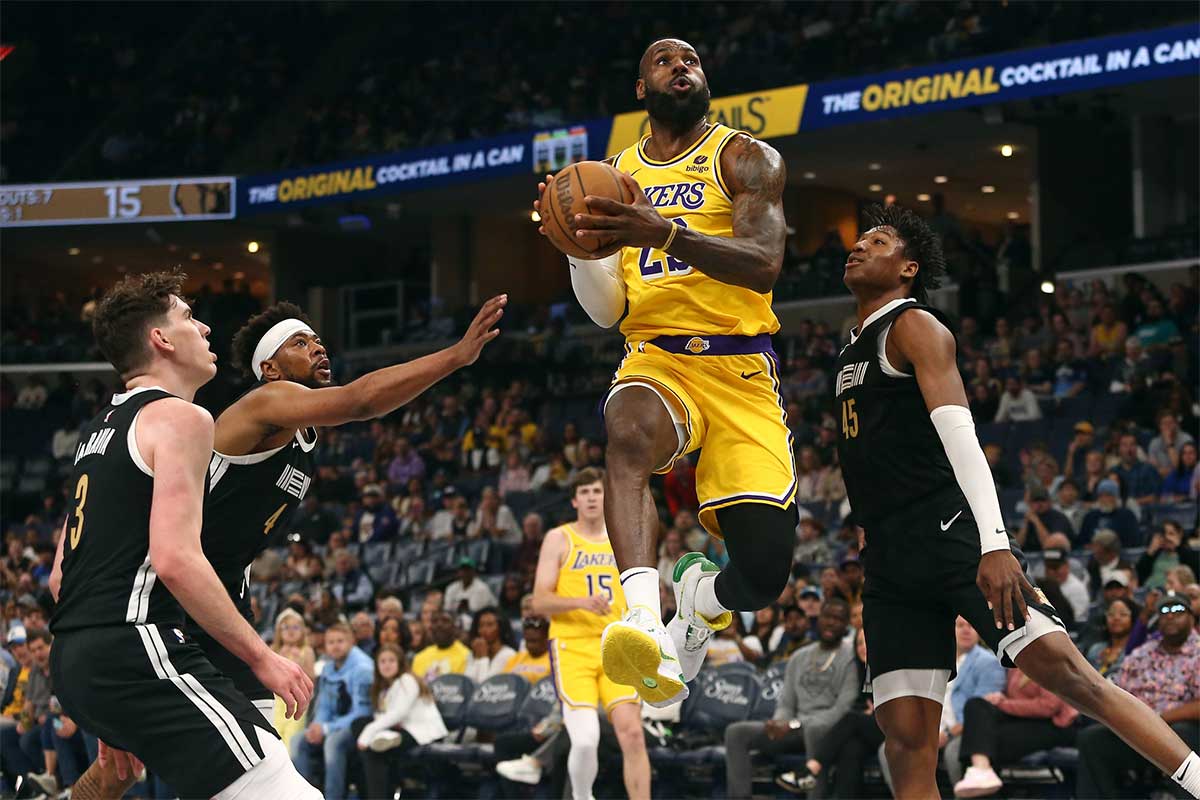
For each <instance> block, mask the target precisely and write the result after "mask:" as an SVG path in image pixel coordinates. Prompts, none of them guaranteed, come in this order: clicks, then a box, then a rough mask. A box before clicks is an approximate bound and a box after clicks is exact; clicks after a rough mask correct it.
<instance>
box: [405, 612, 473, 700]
mask: <svg viewBox="0 0 1200 800" xmlns="http://www.w3.org/2000/svg"><path fill="white" fill-rule="evenodd" d="M457 633H458V628H457V626H456V625H455V623H454V617H453V615H451V614H450V612H448V611H435V612H434V613H433V617H432V620H431V622H430V626H429V636H430V639H431V640H432V644H430V645H429V646H428V647H426V648H425V649H424V650H422V651H421V652H419V653H417V654H416V656H414V657H413V665H412V671H413V674H414V675H416V676H417V677H418V678H420V679H421V680H423V681H425V682H426V683H430V682H432V681H433V679H434V678H437V677H438V676H440V675H451V674H454V675H461V674H463V673H464V672H466V669H467V659H468V658H470V657H471V651H470V650H469V649H468V648H467V646H466V645H465V644H463V643H462V642H460V641H459V640H458V636H457Z"/></svg>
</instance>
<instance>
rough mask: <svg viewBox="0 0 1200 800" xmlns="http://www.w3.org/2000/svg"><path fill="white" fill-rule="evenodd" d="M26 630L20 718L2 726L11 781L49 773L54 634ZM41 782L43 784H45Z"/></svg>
mask: <svg viewBox="0 0 1200 800" xmlns="http://www.w3.org/2000/svg"><path fill="white" fill-rule="evenodd" d="M25 630H26V647H27V648H28V651H29V664H28V678H27V679H26V680H25V685H24V691H23V693H22V702H21V707H20V711H19V713H18V714H17V716H16V724H15V725H12V726H7V725H6V726H3V727H0V761H3V763H4V771H5V773H6V774H7V775H9V776H10V780H11V778H12V777H16V776H21V775H25V774H27V773H33V774H34V775H36V776H37V777H39V778H42V779H44V778H45V777H46V774H47V772H48V771H47V769H46V767H47V764H46V753H45V750H44V749H43V747H42V742H43V727H44V726H45V725H46V723H47V721H48V719H49V714H50V697H51V689H50V686H51V684H50V644H51V641H52V639H51V636H50V631H48V630H46V629H45V628H44V627H43V628H29V627H26V629H25ZM51 752H53V748H51ZM37 782H38V784H39V785H41V784H42V781H37ZM46 783H47V784H48V783H49V781H46ZM55 791H57V789H55Z"/></svg>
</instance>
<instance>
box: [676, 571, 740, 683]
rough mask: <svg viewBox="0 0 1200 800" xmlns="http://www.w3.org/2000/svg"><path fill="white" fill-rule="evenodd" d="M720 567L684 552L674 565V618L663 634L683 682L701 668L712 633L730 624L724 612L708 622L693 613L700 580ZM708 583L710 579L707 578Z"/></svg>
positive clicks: (731, 614) (730, 614)
mask: <svg viewBox="0 0 1200 800" xmlns="http://www.w3.org/2000/svg"><path fill="white" fill-rule="evenodd" d="M720 571H721V568H720V567H718V566H717V565H716V564H714V563H713V562H711V561H709V560H708V559H707V558H705V557H704V554H703V553H684V554H683V555H682V556H681V557H680V559H679V560H678V561H676V562H675V569H674V570H672V572H671V579H672V582H673V583H674V590H675V618H674V619H672V620H671V621H670V623H668V624H667V633H669V634H671V640H672V641H673V642H674V643H675V652H677V653H678V654H679V666H680V668H681V669H682V670H683V679H684V681H690V680H692V678H695V677H696V674H697V673H698V672H700V668H701V667H702V666H704V656H705V655H707V653H708V640H709V638H710V637H711V636H712V635H713V633H714V632H716V631H720V630H724V629H725V628H728V627H729V626H730V625H731V624H732V623H733V612H731V611H726V612H725V613H723V614H721V616H719V617H717V618H716V619H708V618H707V617H704V616H701V615H700V613H699V612H697V611H696V587H697V586H699V584H700V579H701V578H702V577H704V576H706V575H708V576H712V575H715V574H716V573H718V572H720ZM710 580H711V578H710Z"/></svg>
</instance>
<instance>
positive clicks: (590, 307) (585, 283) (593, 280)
mask: <svg viewBox="0 0 1200 800" xmlns="http://www.w3.org/2000/svg"><path fill="white" fill-rule="evenodd" d="M567 262H568V263H569V264H570V265H571V288H572V289H574V290H575V297H576V298H578V300H579V305H581V306H583V310H584V311H586V312H587V315H588V316H589V317H591V318H592V322H594V323H596V324H597V325H599V326H600V327H601V328H611V327H612V326H613V325H616V324H617V320H619V319H621V315H622V314H624V313H625V278H624V277H623V276H622V275H621V252H620V251H617V252H616V253H613V254H612V255H611V256H608V257H607V258H601V259H597V260H596V261H587V260H585V259H582V258H575V257H574V256H567Z"/></svg>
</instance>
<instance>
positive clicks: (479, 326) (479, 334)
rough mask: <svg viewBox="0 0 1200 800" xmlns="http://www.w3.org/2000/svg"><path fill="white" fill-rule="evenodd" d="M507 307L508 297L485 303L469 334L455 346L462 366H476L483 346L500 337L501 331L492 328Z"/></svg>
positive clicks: (472, 321) (470, 327)
mask: <svg viewBox="0 0 1200 800" xmlns="http://www.w3.org/2000/svg"><path fill="white" fill-rule="evenodd" d="M506 305H508V295H506V294H498V295H496V296H495V297H493V298H492V299H491V300H488V301H487V302H486V303H484V304H483V308H481V309H479V313H478V314H476V315H475V319H473V320H471V325H470V326H469V327H468V328H467V332H466V333H464V334H463V337H462V339H461V340H460V341H459V343H458V344H456V345H454V346H455V347H456V348H457V349H458V354H459V357H460V359H461V361H462V366H464V367H466V366H469V365H471V364H474V363H475V361H476V360H478V358H479V353H480V351H482V350H483V346H484V345H485V344H487V343H488V342H490V341H491V340H492V339H495V338H496V337H497V336H499V335H500V329H499V328H493V327H492V326H493V325H495V324H496V323H497V322H499V321H500V318H501V317H502V316H504V307H505V306H506Z"/></svg>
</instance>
